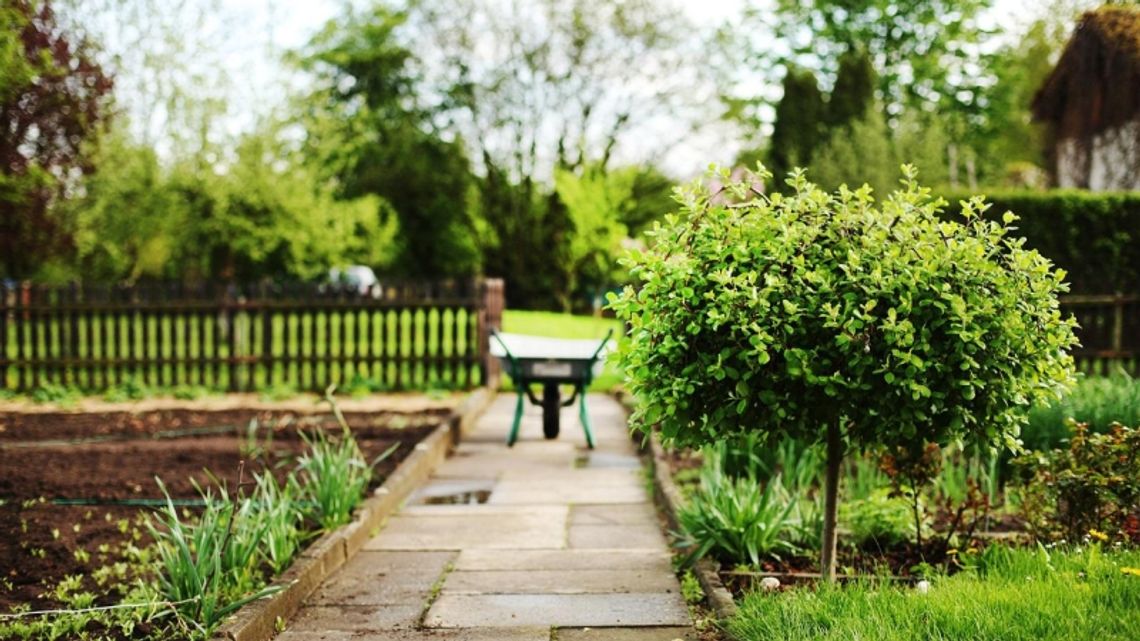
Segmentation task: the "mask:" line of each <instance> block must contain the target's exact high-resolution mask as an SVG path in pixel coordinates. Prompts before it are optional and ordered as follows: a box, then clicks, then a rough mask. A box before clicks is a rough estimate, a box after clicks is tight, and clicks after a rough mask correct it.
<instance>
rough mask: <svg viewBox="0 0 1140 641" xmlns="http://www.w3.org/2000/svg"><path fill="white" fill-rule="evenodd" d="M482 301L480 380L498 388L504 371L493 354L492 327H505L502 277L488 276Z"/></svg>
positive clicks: (479, 334)
mask: <svg viewBox="0 0 1140 641" xmlns="http://www.w3.org/2000/svg"><path fill="white" fill-rule="evenodd" d="M481 289H482V301H481V302H480V303H479V328H478V331H477V332H476V334H477V337H476V338H477V340H478V341H479V342H478V350H479V352H478V353H479V363H480V366H479V380H480V381H481V382H482V383H483V385H484V386H485V387H491V388H495V389H498V387H499V380H500V379H501V378H502V373H501V371H500V369H499V359H497V358H495V357H494V356H492V355H491V351H490V349H489V347H490V342H489V341H490V340H491V330H492V329H496V330H498V329H502V327H503V306H504V296H503V294H504V292H503V289H504V285H503V279H501V278H488V279H486V280H484V281H483V284H482V288H481Z"/></svg>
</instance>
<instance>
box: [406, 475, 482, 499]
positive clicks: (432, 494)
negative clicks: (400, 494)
mask: <svg viewBox="0 0 1140 641" xmlns="http://www.w3.org/2000/svg"><path fill="white" fill-rule="evenodd" d="M493 489H494V481H490V480H486V479H448V480H442V479H441V480H436V481H432V482H430V483H428V484H427V485H425V486H423V487H422V488H420V489H419V491H417V492H416V494H415V495H414V496H413V497H412V498H411V500H410V501H408V503H409V504H410V505H478V504H480V503H486V502H487V499H489V498H491V490H493Z"/></svg>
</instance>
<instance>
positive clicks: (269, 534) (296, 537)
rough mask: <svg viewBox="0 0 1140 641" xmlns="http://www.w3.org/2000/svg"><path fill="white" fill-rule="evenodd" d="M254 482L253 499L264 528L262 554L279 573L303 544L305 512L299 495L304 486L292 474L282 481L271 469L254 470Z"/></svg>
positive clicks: (274, 570)
mask: <svg viewBox="0 0 1140 641" xmlns="http://www.w3.org/2000/svg"><path fill="white" fill-rule="evenodd" d="M253 482H254V490H253V496H252V501H251V503H252V504H253V505H255V506H256V509H257V518H258V520H260V521H261V524H262V528H263V532H262V535H263V538H262V545H261V548H260V554H261V555H262V558H263V559H264V560H265V562H266V563H268V564H269V567H270V568H271V569H272V570H273V573H274V574H280V573H281V572H282V571H284V570H285V568H287V567H289V564H290V563H292V561H293V556H294V555H296V554H297V549H298V547H299V546H300V544H301V516H302V512H301V510H300V502H299V501H298V499H297V498H296V497H297V496H299V494H300V493H301V490H300V487H299V486H298V484H297V479H296V477H295V476H293V475H289V477H288V478H287V479H286V481H285V483H283V484H279V483H277V479H275V478H274V477H273V475H272V474H270V473H268V472H266V473H263V474H254V475H253Z"/></svg>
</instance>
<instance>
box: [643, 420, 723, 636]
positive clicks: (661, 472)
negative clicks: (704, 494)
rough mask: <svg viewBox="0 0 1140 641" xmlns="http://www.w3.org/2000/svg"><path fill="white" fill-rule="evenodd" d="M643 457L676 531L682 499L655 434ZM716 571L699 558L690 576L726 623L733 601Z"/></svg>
mask: <svg viewBox="0 0 1140 641" xmlns="http://www.w3.org/2000/svg"><path fill="white" fill-rule="evenodd" d="M645 458H646V464H647V465H650V466H651V467H652V469H653V488H654V492H653V497H654V498H655V499H656V500H657V504H658V505H659V506H660V507H661V511H662V512H663V513H664V514H665V519H666V521H668V523H669V527H670V529H672V530H674V531H678V530H680V525H679V524H678V522H677V512H678V511H679V510H680V507H681V504H682V503H683V499H682V497H681V491H680V490H679V489H678V488H677V484H676V483H674V482H673V476H672V475H671V474H670V473H669V461H668V458H667V457H666V454H665V448H664V447H662V445H661V438H660V437H659V436H658V435H657V433H656V432H654V433H653V436H652V438H651V439H650V442H649V448H648V450H647V451H646V452H645ZM718 570H719V567H718V564H717V563H715V562H713V561H710V560H709V559H701V560H700V561H698V562H697V563H696V564H695V565H694V567H693V574H694V575H696V577H697V580H698V581H700V583H701V589H703V590H704V592H705V599H706V600H707V601H708V604H709V607H711V608H712V610H713V612H715V613H716V616H717V618H718V619H720V620H721V621H726V620H728V619H730V618H732V616H733V615H735V614H736V602H735V601H734V600H733V599H732V594H731V593H730V592H729V591H728V588H726V587H724V583H723V582H722V581H721V580H720V575H719V574H718Z"/></svg>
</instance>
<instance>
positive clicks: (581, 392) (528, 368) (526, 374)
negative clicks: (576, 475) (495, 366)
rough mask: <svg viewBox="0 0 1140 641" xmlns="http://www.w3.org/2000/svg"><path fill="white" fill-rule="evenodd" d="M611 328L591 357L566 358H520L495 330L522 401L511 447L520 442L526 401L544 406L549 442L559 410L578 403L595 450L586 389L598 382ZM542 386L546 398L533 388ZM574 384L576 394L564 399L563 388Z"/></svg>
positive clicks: (509, 437)
mask: <svg viewBox="0 0 1140 641" xmlns="http://www.w3.org/2000/svg"><path fill="white" fill-rule="evenodd" d="M613 333H614V331H613V330H612V329H611V330H610V331H609V332H608V333H607V334H606V336H605V338H603V339H602V342H601V343H599V344H598V348H597V349H596V350H594V353H593V354H592V355H591V356H590V357H588V358H565V357H558V356H552V357H550V358H544V357H521V358H520V357H518V356H516V355H515V354H513V353H512V352H511V350H510V348H509V347H507V343H506V341H504V340H503V337H502V336H501V335H499V332H498V331H496V330H494V329H492V330H491V337H492V338H493V339H494V340H495V341H497V342H498V343H499V346H500V347H502V349H503V352H504V356H500V357H499V359H500V360H501V361H502V362H503V364H504V365H506V370H507V374H508V375H509V376H510V377H511V382H513V383H514V386H515V391H516V393H517V395H518V398H517V400H516V402H515V416H514V420H513V421H512V422H511V431H510V433H509V434H508V435H507V446H508V447H511V446H513V445H514V444H515V442H516V441H518V436H519V424H520V423H522V416H523V408H524V407H525V400H527V399H529V400H530V402H531V404H533V405H538V406H540V407H542V422H543V434H544V435H545V436H546V438H548V439H552V438H556V437H557V436H558V431H559V425H558V422H559V410H560V409H561V408H563V407H569V406H571V405H573V404H574V401H575V400H577V401H578V404H579V406H578V418H579V420H580V421H581V422H582V431H583V432H585V435H586V445H587V446H588V447H589V448H590V449H594V432H593V429H592V426H591V425H590V414H589V412H587V411H586V389H587V388H588V387H589V386H590V383H592V382H593V381H594V367H595V366H596V365H597V363H598V357H599V356H601V354H602V350H603V349H605V347H606V345H607V344H608V343H609V341H610V338H611V337H612V336H613ZM535 384H540V385H542V387H543V394H542V399H541V400H540V399H539V398H538V397H536V396H535V395H534V391H533V390H531V386H532V385H535ZM562 385H573V386H574V393H573V394H572V395H571V396H570V398H569V399H567V400H565V401H563V400H562V398H561V394H562V392H561V386H562Z"/></svg>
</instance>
